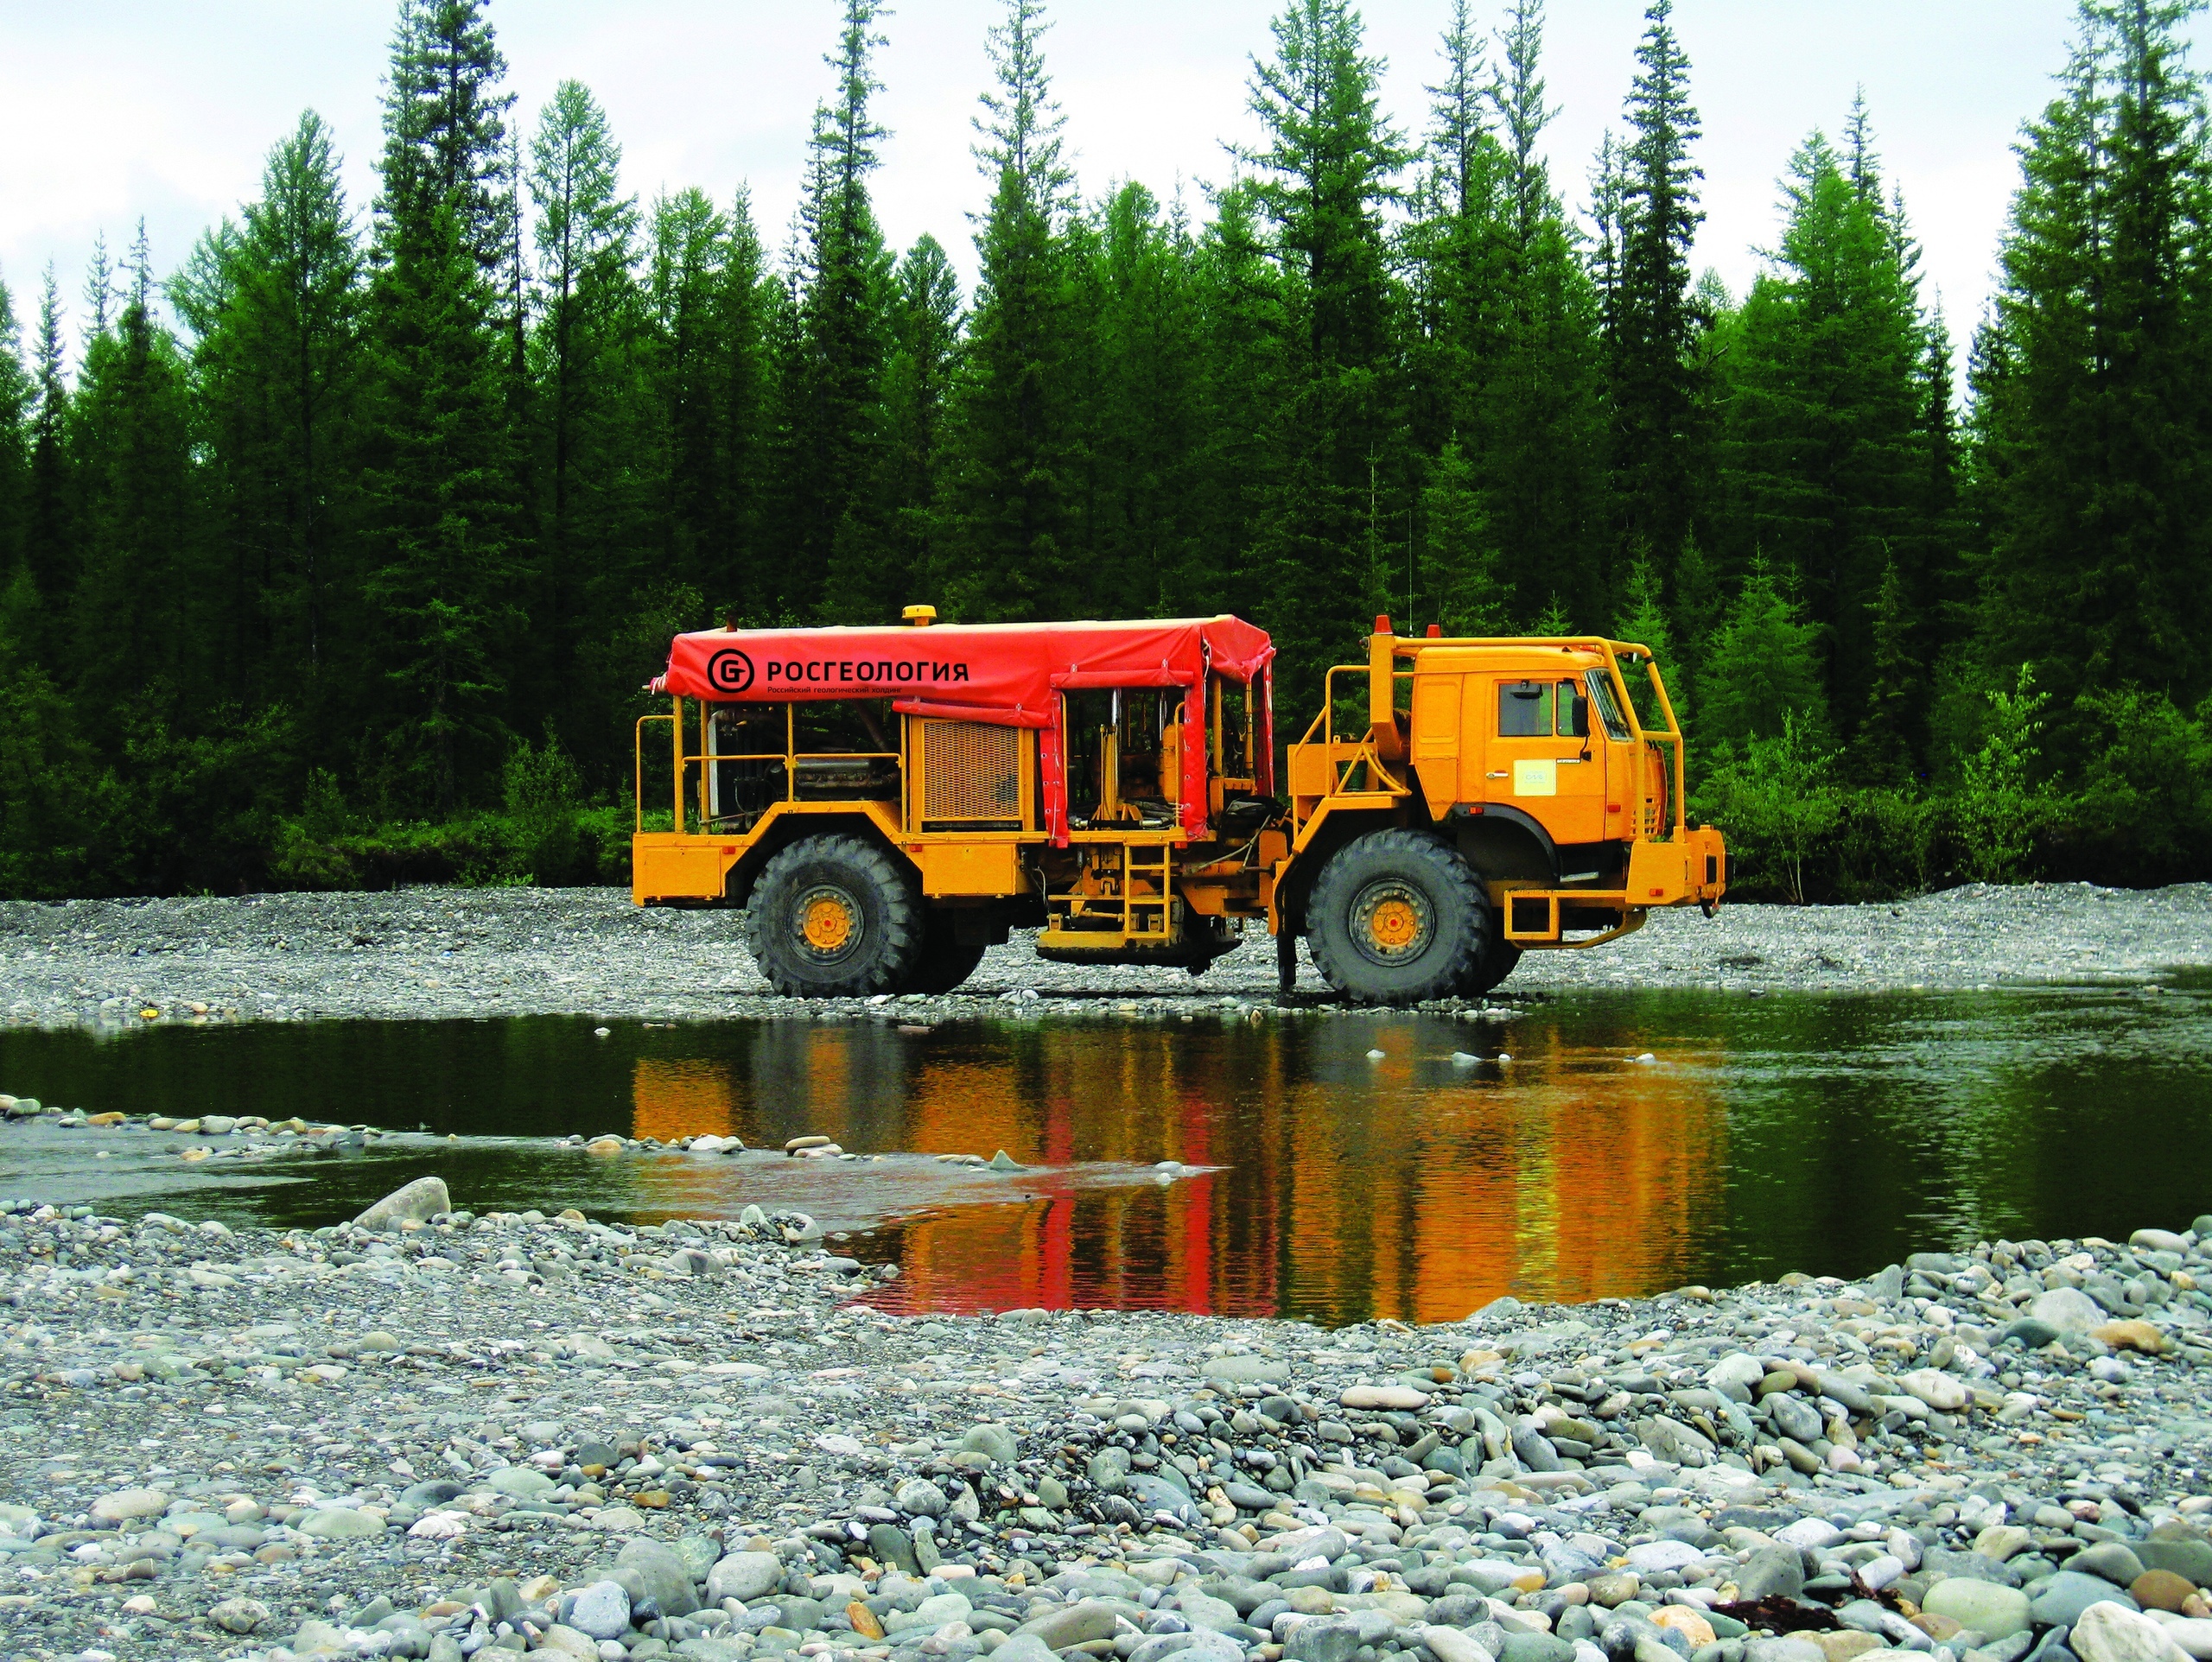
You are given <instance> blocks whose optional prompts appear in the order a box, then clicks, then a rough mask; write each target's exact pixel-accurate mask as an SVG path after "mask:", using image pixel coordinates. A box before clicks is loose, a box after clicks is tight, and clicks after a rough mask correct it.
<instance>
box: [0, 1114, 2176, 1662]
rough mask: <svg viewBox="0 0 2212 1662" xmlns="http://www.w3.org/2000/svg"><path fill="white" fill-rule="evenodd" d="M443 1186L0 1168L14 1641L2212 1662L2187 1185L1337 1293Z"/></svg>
mask: <svg viewBox="0 0 2212 1662" xmlns="http://www.w3.org/2000/svg"><path fill="white" fill-rule="evenodd" d="M8 1134H10V1133H9V1132H7V1131H6V1130H4V1129H0V1138H4V1137H5V1136H7V1135H8ZM80 1134H82V1135H85V1136H86V1137H92V1138H97V1137H100V1136H102V1135H104V1134H113V1133H112V1132H104V1131H103V1129H102V1128H101V1127H99V1126H92V1125H87V1126H86V1127H85V1128H84V1129H83V1131H82V1132H81V1133H80ZM0 1152H4V1144H0ZM424 1188H425V1189H427V1188H429V1185H425V1186H424ZM452 1203H453V1202H452V1201H451V1199H450V1198H449V1197H448V1196H445V1195H444V1194H443V1193H442V1191H441V1190H438V1189H430V1191H429V1192H428V1193H425V1192H423V1189H417V1190H416V1191H415V1192H413V1193H412V1194H403V1195H402V1196H395V1197H394V1203H393V1204H391V1206H389V1208H387V1209H388V1210H390V1211H391V1212H393V1213H396V1216H394V1217H385V1218H378V1219H372V1222H375V1223H378V1224H381V1225H382V1226H383V1227H360V1226H359V1225H355V1226H343V1227H335V1228H328V1229H321V1230H315V1231H311V1232H310V1231H287V1232H272V1231H264V1230H255V1229H241V1230H235V1231H234V1230H231V1229H227V1228H226V1227H223V1226H221V1225H220V1224H217V1223H213V1222H194V1221H191V1220H189V1219H184V1218H179V1217H175V1216H170V1215H163V1214H150V1215H145V1216H143V1217H136V1218H124V1217H112V1216H103V1215H99V1214H97V1213H95V1212H93V1211H92V1210H91V1209H90V1208H67V1212H66V1213H57V1212H56V1210H55V1209H54V1208H51V1207H43V1206H36V1205H35V1204H34V1203H32V1202H29V1201H22V1202H7V1203H4V1204H0V1583H4V1584H5V1591H4V1592H0V1654H5V1655H8V1656H10V1657H16V1658H35V1659H60V1658H81V1659H86V1662H99V1659H103V1658H107V1659H116V1662H124V1659H137V1658H169V1657H177V1658H199V1657H217V1656H227V1657H246V1656H253V1657H259V1658H263V1659H267V1662H282V1659H286V1658H297V1657H304V1656H378V1655H389V1656H405V1657H418V1658H420V1657H427V1658H430V1659H435V1662H453V1659H456V1658H459V1657H461V1656H465V1655H479V1656H490V1657H493V1658H497V1657H499V1656H500V1655H503V1654H505V1653H507V1652H523V1651H532V1652H541V1653H543V1654H546V1655H548V1656H550V1657H576V1658H583V1657H599V1658H604V1659H607V1662H617V1659H621V1658H638V1659H641V1662H644V1659H652V1658H655V1657H660V1656H665V1655H671V1654H673V1655H677V1656H681V1657H688V1658H697V1659H706V1662H715V1659H720V1662H736V1659H753V1658H765V1657H772V1656H784V1655H790V1654H794V1653H795V1654H797V1655H798V1656H802V1657H808V1658H812V1657H826V1658H829V1659H831V1662H839V1659H861V1662H968V1659H971V1658H977V1657H982V1656H991V1657H995V1658H997V1659H998V1662H1051V1659H1052V1657H1053V1656H1055V1655H1057V1656H1058V1657H1059V1658H1061V1659H1063V1662H1085V1659H1092V1658H1096V1659H1104V1658H1106V1657H1109V1656H1110V1657H1113V1658H1115V1659H1116V1662H1166V1659H1168V1658H1170V1657H1172V1656H1173V1655H1176V1654H1177V1653H1179V1652H1182V1651H1185V1650H1188V1651H1190V1652H1193V1653H1194V1655H1193V1658H1192V1662H1283V1659H1287V1662H1394V1659H1404V1662H1851V1659H1853V1657H1858V1656H1882V1655H1886V1654H1888V1653H1890V1652H1904V1651H1910V1652H1915V1653H1916V1657H1918V1658H1920V1659H1924V1662H2021V1659H2024V1658H2029V1657H2031V1656H2032V1657H2033V1658H2035V1659H2037V1662H2068V1659H2069V1658H2079V1659H2080V1662H2171V1659H2174V1658H2177V1657H2180V1656H2183V1655H2184V1654H2185V1655H2188V1656H2192V1657H2198V1658H2202V1657H2208V1656H2212V1606H2209V1605H2207V1603H2206V1602H2205V1597H2206V1595H2205V1593H2204V1591H2203V1589H2204V1588H2205V1587H2206V1585H2207V1584H2208V1583H2212V1537H2208V1534H2207V1532H2206V1529H2205V1522H2206V1519H2207V1516H2208V1513H2212V1496H2208V1495H2207V1494H2205V1492H2204V1491H2205V1487H2206V1486H2205V1484H2204V1481H2203V1474H2204V1472H2205V1471H2206V1470H2207V1469H2208V1466H2212V1417H2209V1416H2208V1411H2207V1403H2206V1393H2205V1391H2204V1381H2205V1379H2206V1372H2205V1370H2206V1369H2207V1368H2208V1367H2212V1348H2208V1345H2212V1297H2208V1296H2207V1294H2206V1293H2205V1292H2203V1291H2200V1290H2199V1286H2198V1283H2199V1281H2200V1280H2201V1279H2203V1278H2207V1277H2212V1251H2208V1247H2207V1243H2206V1242H2205V1240H2203V1239H2202V1235H2201V1234H2200V1232H2202V1234H2212V1217H2207V1218H2201V1219H2198V1220H2196V1224H2195V1225H2194V1226H2192V1227H2191V1228H2190V1230H2188V1231H2185V1232H2182V1233H2177V1234H2168V1233H2165V1232H2164V1231H2159V1230H2145V1231H2141V1232H2139V1233H2138V1234H2136V1235H2135V1236H2134V1237H2133V1239H2132V1240H2130V1241H2129V1242H2127V1243H2124V1244H2120V1243H2113V1242H2108V1241H2104V1240H2051V1241H2020V1242H2011V1241H1999V1242H1993V1243H1987V1244H1985V1245H1983V1246H1980V1247H1975V1248H1974V1249H1972V1250H1971V1251H1968V1252H1962V1253H1957V1254H1955V1255H1952V1254H1943V1253H1929V1254H1916V1255H1915V1256H1914V1257H1913V1258H1912V1259H1909V1260H1908V1261H1907V1262H1906V1263H1905V1264H1903V1265H1897V1266H1891V1267H1890V1268H1888V1269H1886V1270H1885V1271H1883V1272H1881V1273H1879V1274H1878V1275H1875V1276H1873V1277H1871V1278H1867V1279H1866V1280H1865V1281H1862V1282H1858V1283H1852V1284H1846V1283H1843V1282H1840V1281H1836V1280H1833V1279H1819V1280H1815V1279H1811V1278H1806V1277H1803V1276H1794V1277H1790V1278H1785V1280H1784V1281H1783V1282H1782V1283H1780V1284H1775V1285H1758V1286H1751V1287H1745V1288H1740V1289H1736V1290H1733V1291H1719V1292H1715V1291H1711V1290H1707V1289H1705V1288H1687V1289H1683V1290H1681V1291H1678V1292H1675V1293H1670V1294H1668V1295H1665V1296H1663V1297H1657V1298H1653V1299H1645V1300H1606V1301H1601V1302H1599V1303H1598V1304H1589V1305H1583V1306H1578V1307H1572V1308H1569V1307H1561V1306H1541V1305H1526V1306H1524V1305H1520V1304H1516V1303H1515V1302H1514V1301H1512V1300H1510V1299H1507V1300H1501V1301H1499V1302H1498V1303H1497V1304H1493V1305H1491V1306H1489V1307H1487V1308H1486V1309H1484V1310H1482V1311H1480V1312H1477V1313H1474V1314H1472V1315H1471V1316H1470V1317H1469V1318H1468V1319H1467V1320H1466V1321H1465V1322H1461V1323H1450V1324H1444V1325H1437V1326H1429V1327H1421V1328H1409V1327H1407V1326H1404V1325H1402V1324H1401V1323H1395V1322H1378V1323H1372V1324H1368V1325H1363V1326H1359V1327H1353V1328H1345V1329H1338V1330H1335V1331H1331V1332H1324V1331H1321V1330H1319V1329H1314V1328H1313V1327H1311V1326H1307V1325H1305V1324H1302V1323H1286V1322H1273V1321H1252V1320H1233V1319H1225V1318H1211V1317H1194V1316H1176V1315H1167V1314H1141V1313H1128V1312H1114V1311H1104V1310H1096V1311H1068V1312H1059V1313H1046V1312H1045V1311H1041V1310H1013V1311H1007V1312H1004V1313H1001V1314H998V1315H995V1316H977V1317H963V1318H951V1317H939V1318H900V1317H898V1316H891V1315H887V1314H885V1313H883V1312H881V1311H879V1310H875V1309H873V1308H871V1307H869V1306H868V1304H866V1303H865V1302H863V1299H864V1296H865V1294H866V1292H867V1291H868V1289H869V1288H870V1287H871V1286H872V1285H877V1282H878V1278H881V1277H884V1276H886V1275H889V1274H895V1271H891V1270H887V1268H884V1267H873V1268H871V1267H863V1266H860V1265H857V1264H855V1262H853V1261H852V1260H850V1259H844V1258H841V1257H839V1256H836V1254H835V1253H832V1252H827V1251H825V1250H824V1247H823V1242H822V1240H821V1238H820V1234H819V1229H818V1226H817V1225H815V1224H814V1223H813V1222H812V1221H810V1220H808V1219H806V1218H804V1216H802V1215H797V1214H791V1213H783V1214H777V1215H766V1214H763V1213H761V1212H760V1211H759V1210H758V1209H757V1208H755V1209H750V1210H748V1211H747V1212H746V1213H745V1214H743V1215H741V1216H740V1217H738V1218H734V1219H722V1220H706V1221H699V1222H696V1223H685V1222H671V1223H668V1224H664V1225H659V1226H655V1227H649V1228H645V1229H633V1228H631V1227H626V1226H609V1225H604V1224H601V1223H597V1222H594V1221H591V1220H589V1219H588V1218H586V1217H585V1216H583V1215H582V1214H580V1213H575V1212H567V1213H563V1214H562V1215H558V1216H556V1217H550V1218H549V1217H546V1216H544V1215H542V1214H539V1213H531V1212H525V1213H521V1214H515V1213H499V1214H494V1215H487V1216H482V1217H477V1216H474V1215H470V1214H469V1213H467V1212H466V1211H454V1210H448V1209H447V1208H449V1207H450V1206H451V1205H452ZM372 1209H373V1208H372Z"/></svg>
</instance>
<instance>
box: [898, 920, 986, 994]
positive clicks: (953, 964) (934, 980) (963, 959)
mask: <svg viewBox="0 0 2212 1662" xmlns="http://www.w3.org/2000/svg"><path fill="white" fill-rule="evenodd" d="M952 926H953V915H952V913H951V912H950V911H948V910H945V909H944V907H942V906H940V907H937V908H935V909H934V910H931V912H930V914H929V917H928V919H927V920H926V921H925V923H923V925H922V950H921V955H920V956H919V957H918V958H917V959H915V961H914V967H913V969H912V971H911V972H910V973H909V974H907V977H906V986H905V987H904V989H903V990H904V991H906V992H908V993H928V994H930V995H931V996H932V997H933V996H935V995H936V994H938V993H950V992H951V991H952V990H953V989H954V988H955V987H957V986H959V985H960V984H961V983H962V982H963V981H964V980H967V979H968V978H969V976H970V975H973V974H975V973H976V965H978V964H980V963H982V961H983V943H982V942H980V941H976V942H969V943H967V944H966V945H963V944H962V943H961V942H958V941H957V940H955V939H954V938H953V927H952Z"/></svg>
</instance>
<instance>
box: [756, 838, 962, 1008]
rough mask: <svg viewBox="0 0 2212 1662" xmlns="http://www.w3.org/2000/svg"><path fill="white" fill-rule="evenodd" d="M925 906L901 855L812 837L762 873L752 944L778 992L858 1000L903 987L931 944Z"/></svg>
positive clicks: (857, 842) (854, 840)
mask: <svg viewBox="0 0 2212 1662" xmlns="http://www.w3.org/2000/svg"><path fill="white" fill-rule="evenodd" d="M921 910H922V909H921V902H920V898H919V897H918V896H917V895H916V894H915V892H914V889H913V885H912V884H911V883H910V882H909V881H908V880H907V879H906V876H905V874H904V873H902V872H900V871H899V868H898V866H896V865H895V864H894V863H893V860H892V859H891V857H890V856H889V855H888V854H887V853H884V852H883V850H882V849H880V848H878V847H875V845H874V844H873V843H868V842H863V841H861V839H860V838H858V837H849V836H836V835H832V836H818V837H806V838H803V839H801V840H800V841H798V842H795V843H793V844H791V847H788V848H785V849H782V850H780V851H779V853H776V854H775V855H774V856H773V857H772V859H771V860H769V861H768V864H767V865H766V866H765V867H763V868H762V870H761V872H760V881H759V882H757V883H756V884H754V885H753V898H752V901H751V902H750V904H747V907H746V909H745V935H746V944H747V945H748V946H749V947H751V948H752V949H753V959H754V961H756V962H757V963H759V964H760V973H761V974H763V975H766V977H767V978H768V984H769V985H770V986H772V987H774V988H775V989H776V991H777V992H779V993H785V994H788V995H790V996H791V997H795V998H805V999H852V998H864V997H866V996H868V994H870V993H889V992H895V991H897V990H898V987H899V983H900V982H901V981H903V980H905V979H906V975H907V974H908V973H909V972H910V971H911V970H912V968H913V967H914V964H915V962H916V960H917V959H918V955H919V954H920V950H921V943H922V916H921Z"/></svg>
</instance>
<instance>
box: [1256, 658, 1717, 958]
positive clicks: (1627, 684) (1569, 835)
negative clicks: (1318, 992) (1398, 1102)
mask: <svg viewBox="0 0 2212 1662" xmlns="http://www.w3.org/2000/svg"><path fill="white" fill-rule="evenodd" d="M1638 695H1641V696H1640V698H1639V696H1638ZM1647 721H1648V722H1649V725H1647ZM1681 752H1682V739H1681V728H1680V727H1679V726H1677V725H1676V723H1675V715H1674V707H1673V705H1672V703H1671V701H1669V698H1668V696H1667V689H1666V684H1665V682H1664V681H1663V680H1662V678H1661V676H1660V673H1659V669H1658V666H1657V664H1656V663H1655V662H1654V661H1653V657H1652V654H1651V652H1650V650H1649V648H1647V647H1644V646H1642V645H1639V644H1635V643H1632V642H1625V641H1612V640H1607V639H1605V638H1599V637H1586V638H1508V639H1473V638H1458V639H1454V638H1445V637H1443V636H1441V635H1440V634H1438V633H1435V632H1432V633H1431V634H1429V635H1427V636H1424V637H1403V636H1399V635H1397V634H1395V632H1394V631H1392V630H1391V628H1390V626H1389V618H1377V619H1376V631H1375V633H1374V635H1373V636H1371V637H1370V641H1369V657H1368V662H1367V663H1365V664H1340V665H1338V666H1337V667H1336V668H1335V669H1332V670H1331V671H1330V672H1329V676H1328V681H1327V685H1326V688H1325V695H1324V707H1323V710H1322V713H1321V714H1320V716H1319V717H1318V718H1316V720H1315V721H1314V723H1313V726H1312V727H1311V728H1310V729H1309V730H1308V731H1307V733H1306V736H1305V738H1304V739H1302V740H1301V741H1300V742H1299V743H1297V744H1294V745H1292V746H1291V747H1290V754H1289V759H1288V767H1287V776H1288V778H1289V782H1290V809H1291V818H1292V822H1293V826H1294V834H1293V839H1292V844H1293V853H1294V856H1295V857H1297V858H1298V859H1299V860H1300V861H1301V862H1302V863H1303V864H1304V865H1305V866H1306V867H1307V869H1309V870H1310V871H1313V872H1314V873H1315V876H1316V879H1317V886H1318V878H1319V865H1318V863H1317V862H1316V861H1314V860H1313V859H1312V858H1311V856H1312V855H1313V854H1315V853H1324V852H1325V851H1327V850H1328V849H1330V848H1332V847H1337V848H1341V847H1346V846H1349V844H1350V843H1351V841H1355V840H1356V839H1357V838H1358V837H1360V836H1362V835H1363V834H1371V833H1373V832H1375V831H1377V830H1382V829H1396V830H1415V829H1418V830H1421V831H1422V832H1425V833H1426V834H1428V835H1430V836H1432V837H1433V838H1434V839H1436V840H1437V841H1440V842H1442V843H1444V844H1446V845H1447V846H1448V847H1450V848H1451V849H1452V851H1453V852H1454V853H1456V854H1457V855H1458V856H1459V861H1460V863H1461V864H1462V865H1463V866H1465V869H1466V871H1467V872H1469V873H1470V874H1471V876H1472V877H1473V878H1474V879H1475V880H1476V881H1477V882H1478V884H1479V885H1480V886H1481V889H1482V891H1483V894H1484V900H1485V902H1486V903H1487V905H1488V907H1489V909H1490V910H1491V914H1492V916H1491V920H1490V922H1491V943H1490V945H1489V946H1488V947H1487V948H1485V949H1486V950H1487V951H1488V952H1489V953H1490V955H1491V957H1492V960H1493V963H1494V964H1495V963H1497V962H1498V961H1503V962H1504V964H1505V966H1506V967H1510V961H1511V959H1513V958H1517V956H1518V954H1519V952H1520V950H1521V949H1522V948H1532V947H1547V948H1560V947H1586V946H1594V945H1596V944H1598V943H1599V942H1603V941H1607V940H1611V939H1613V938H1614V937H1616V936H1620V935H1624V934H1626V933H1628V932H1629V931H1630V930H1632V929H1637V928H1638V927H1640V926H1641V925H1642V923H1643V921H1644V918H1645V916H1646V915H1647V913H1648V912H1649V909H1650V908H1651V907H1653V906H1672V905H1683V904H1696V905H1700V906H1703V907H1705V908H1706V909H1707V910H1710V909H1711V908H1712V906H1713V904H1717V903H1718V902H1719V898H1720V897H1721V894H1722V893H1723V891H1724V890H1725V888H1726V847H1725V845H1724V843H1723V841H1722V839H1721V836H1720V834H1719V832H1718V831H1716V830H1713V829H1712V828H1692V827H1691V826H1689V825H1688V822H1687V818H1686V815H1685V813H1684V804H1683V795H1684V793H1683V789H1682V754H1681ZM1285 898H1286V901H1287V903H1288V904H1292V905H1294V906H1296V905H1297V904H1298V902H1299V899H1300V891H1299V890H1298V889H1297V888H1296V886H1295V885H1286V887H1285ZM1302 921H1306V923H1308V925H1309V928H1310V924H1311V922H1312V921H1313V920H1311V919H1306V920H1302ZM1474 979H1476V980H1480V979H1482V978H1481V976H1480V975H1478V976H1477V977H1476V978H1474Z"/></svg>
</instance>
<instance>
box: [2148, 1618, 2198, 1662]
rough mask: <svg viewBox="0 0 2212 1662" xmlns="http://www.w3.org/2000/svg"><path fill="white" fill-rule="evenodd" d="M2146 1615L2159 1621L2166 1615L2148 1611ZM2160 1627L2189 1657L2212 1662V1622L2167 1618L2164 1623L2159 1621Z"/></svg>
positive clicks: (2196, 1619)
mask: <svg viewBox="0 0 2212 1662" xmlns="http://www.w3.org/2000/svg"><path fill="white" fill-rule="evenodd" d="M2144 1614H2145V1615H2148V1616H2150V1617H2151V1619H2152V1621H2158V1618H2159V1617H2160V1616H2165V1614H2166V1613H2165V1612H2164V1611H2163V1610H2156V1611H2151V1610H2146V1611H2145V1612H2144ZM2158 1627H2159V1631H2161V1632H2162V1633H2164V1634H2165V1636H2166V1637H2167V1638H2168V1639H2170V1640H2172V1641H2173V1642H2174V1643H2175V1644H2177V1645H2178V1646H2181V1647H2182V1649H2183V1651H2184V1652H2187V1653H2188V1654H2189V1655H2190V1656H2193V1657H2196V1659H2198V1662H2212V1621H2207V1620H2205V1619H2204V1618H2202V1617H2201V1616H2166V1619H2165V1620H2164V1621H2158Z"/></svg>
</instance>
